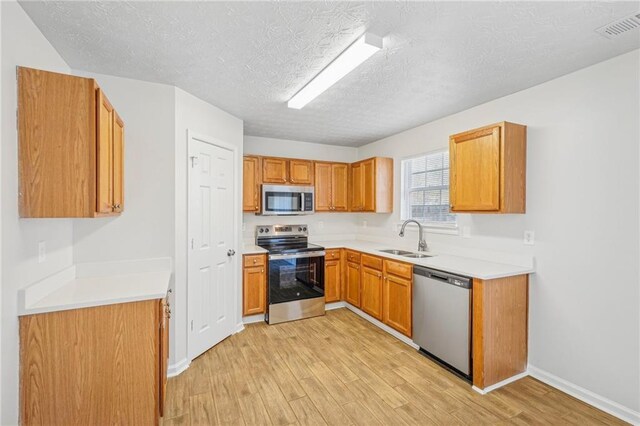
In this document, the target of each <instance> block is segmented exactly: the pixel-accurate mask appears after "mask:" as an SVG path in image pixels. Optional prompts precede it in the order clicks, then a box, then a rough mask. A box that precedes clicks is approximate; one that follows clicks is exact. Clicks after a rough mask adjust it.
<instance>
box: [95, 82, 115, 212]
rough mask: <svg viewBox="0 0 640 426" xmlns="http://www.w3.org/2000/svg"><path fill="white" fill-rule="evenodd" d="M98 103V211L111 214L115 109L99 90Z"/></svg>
mask: <svg viewBox="0 0 640 426" xmlns="http://www.w3.org/2000/svg"><path fill="white" fill-rule="evenodd" d="M97 93H98V95H97V101H98V106H97V108H98V133H97V134H98V141H97V146H98V172H97V185H98V200H97V206H96V211H97V212H98V213H110V212H111V211H112V210H113V186H112V185H113V113H114V111H113V107H112V106H111V103H110V102H109V100H108V99H107V97H106V96H105V95H104V93H102V90H100V89H97Z"/></svg>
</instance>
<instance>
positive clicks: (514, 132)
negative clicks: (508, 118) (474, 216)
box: [449, 122, 527, 213]
mask: <svg viewBox="0 0 640 426" xmlns="http://www.w3.org/2000/svg"><path fill="white" fill-rule="evenodd" d="M526 129H527V128H526V126H523V125H520V124H513V123H508V122H502V123H498V124H494V125H491V126H487V127H482V128H480V129H475V130H471V131H468V132H464V133H459V134H456V135H453V136H451V137H450V138H449V161H450V164H449V167H450V204H451V206H450V207H451V211H452V212H475V213H525V208H526V163H527V157H526V151H527V134H526Z"/></svg>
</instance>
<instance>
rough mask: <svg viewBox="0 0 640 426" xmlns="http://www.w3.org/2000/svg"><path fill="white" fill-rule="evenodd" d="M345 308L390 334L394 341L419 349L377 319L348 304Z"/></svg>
mask: <svg viewBox="0 0 640 426" xmlns="http://www.w3.org/2000/svg"><path fill="white" fill-rule="evenodd" d="M345 308H347V309H349V310H350V311H351V312H353V313H355V314H357V315H359V316H361V317H362V318H364V319H366V320H367V321H369V322H370V323H371V324H373V325H375V326H376V327H378V328H381V329H382V330H384V331H386V332H387V333H389V334H391V335H392V336H393V337H395V338H396V339H398V340H400V341H401V342H402V343H406V344H407V345H409V346H411V347H412V348H414V349H420V348H419V346H418V345H416V344H415V343H413V340H411V339H410V338H408V337H407V336H405V335H404V334H401V333H398V332H397V331H395V330H394V329H393V328H391V327H389V326H388V325H386V324H383V323H381V322H380V321H378V320H377V319H375V318H374V317H372V316H371V315H369V314H367V313H365V312H363V311H361V310H360V309H358V308H356V307H355V306H353V305H351V304H349V303H345Z"/></svg>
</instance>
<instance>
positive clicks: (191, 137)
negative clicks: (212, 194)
mask: <svg viewBox="0 0 640 426" xmlns="http://www.w3.org/2000/svg"><path fill="white" fill-rule="evenodd" d="M196 142H203V143H206V144H209V145H213V146H216V147H218V148H222V149H226V150H228V151H231V153H232V157H233V165H234V167H233V186H234V191H233V239H232V242H233V246H234V247H235V248H234V250H235V251H236V254H235V256H233V258H232V265H231V270H232V271H233V273H232V277H231V279H232V281H233V284H234V286H235V285H237V282H238V271H239V265H240V264H239V262H238V260H237V259H238V257H240V256H242V250H241V248H240V247H239V246H238V234H239V232H240V228H239V222H238V217H239V216H241V213H240V212H241V209H240V207H241V206H240V204H239V203H240V198H239V196H238V192H239V191H238V188H239V187H238V185H242V182H240V174H239V170H238V147H237V146H235V145H233V144H230V143H228V142H224V141H222V140H220V139H218V138H214V137H210V136H205V135H202V134H199V133H196V132H194V131H192V130H190V129H187V158H186V160H187V217H186V219H187V232H186V239H185V241H184V247H185V249H186V252H187V256H186V260H187V262H186V263H187V265H186V266H187V271H186V281H187V282H186V286H185V288H186V290H187V324H186V325H187V330H186V331H187V357H188V359H189V362H191V361H193V359H194V354H193V347H192V336H191V333H192V330H191V320H192V316H191V297H190V294H189V288H190V285H189V282H190V279H191V261H192V256H191V247H190V243H189V241H190V240H191V227H192V223H191V183H192V176H191V174H192V167H191V164H190V163H191V158H190V153H191V152H192V146H193V145H194V143H196ZM232 293H233V304H232V305H233V306H232V308H231V312H230V317H231V318H230V320H231V321H232V323H233V324H231V325H230V331H231V332H230V334H229V335H231V334H233V333H234V332H235V329H236V323H237V321H238V303H239V296H238V291H237V290H236V291H233V292H232Z"/></svg>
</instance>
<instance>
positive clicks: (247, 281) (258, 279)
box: [242, 266, 267, 315]
mask: <svg viewBox="0 0 640 426" xmlns="http://www.w3.org/2000/svg"><path fill="white" fill-rule="evenodd" d="M242 301H243V302H242V306H243V308H242V314H243V315H255V314H262V313H264V312H265V308H266V304H267V280H266V274H265V271H264V266H257V267H251V268H244V274H243V279H242Z"/></svg>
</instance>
